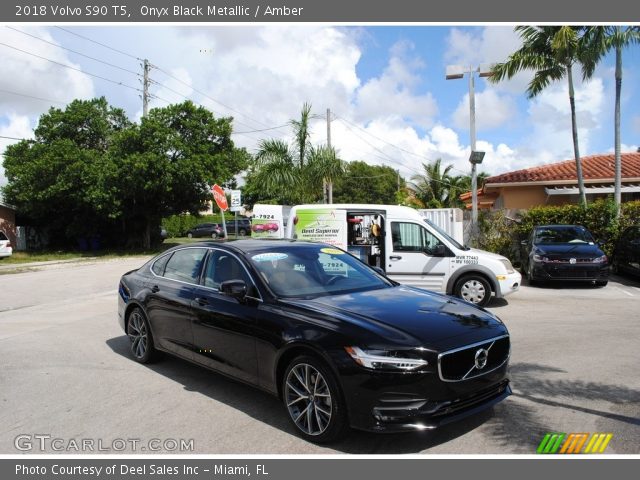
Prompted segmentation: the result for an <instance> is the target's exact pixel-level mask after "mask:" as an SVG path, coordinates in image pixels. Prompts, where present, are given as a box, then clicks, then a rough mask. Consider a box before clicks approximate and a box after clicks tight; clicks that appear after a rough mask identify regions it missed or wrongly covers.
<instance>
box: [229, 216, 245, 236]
mask: <svg viewBox="0 0 640 480" xmlns="http://www.w3.org/2000/svg"><path fill="white" fill-rule="evenodd" d="M226 224H227V235H238V236H240V237H245V236H247V235H251V220H250V219H248V218H239V219H238V220H237V224H236V220H228V221H227V222H226ZM236 227H237V228H236ZM236 232H237V234H236Z"/></svg>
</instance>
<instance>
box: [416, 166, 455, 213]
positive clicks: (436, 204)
mask: <svg viewBox="0 0 640 480" xmlns="http://www.w3.org/2000/svg"><path fill="white" fill-rule="evenodd" d="M422 168H423V170H424V173H423V174H416V175H413V176H412V177H411V183H410V185H411V187H412V188H413V190H414V191H415V192H416V197H417V198H418V199H419V200H420V201H422V203H423V204H424V205H425V206H426V207H429V208H442V207H444V206H445V205H446V202H447V195H448V191H449V181H450V178H451V177H449V172H450V171H451V169H452V168H453V165H448V166H447V167H446V168H445V169H444V171H442V159H441V158H438V159H437V160H434V161H433V162H431V163H423V164H422Z"/></svg>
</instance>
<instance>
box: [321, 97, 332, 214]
mask: <svg viewBox="0 0 640 480" xmlns="http://www.w3.org/2000/svg"><path fill="white" fill-rule="evenodd" d="M327 148H328V151H329V152H330V151H331V109H330V108H327ZM327 190H329V203H333V185H327V181H326V179H322V197H323V199H324V203H327Z"/></svg>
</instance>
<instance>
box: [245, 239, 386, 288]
mask: <svg viewBox="0 0 640 480" xmlns="http://www.w3.org/2000/svg"><path fill="white" fill-rule="evenodd" d="M249 259H250V261H251V263H252V264H253V266H254V267H255V268H256V269H257V270H258V272H259V274H260V276H261V277H262V279H263V280H264V282H265V283H266V284H267V285H268V286H269V288H271V290H273V292H274V293H275V294H276V295H278V296H279V297H317V296H324V295H340V294H343V293H350V292H354V291H363V290H374V289H378V288H386V287H390V286H392V285H393V284H392V283H391V282H390V281H389V280H387V279H385V278H384V277H383V276H382V275H379V274H377V273H376V272H375V271H374V270H372V269H371V268H369V267H368V266H366V265H365V264H363V263H362V262H360V261H359V260H357V259H356V258H355V257H353V256H352V255H350V254H348V253H346V252H344V251H342V250H340V249H338V248H334V247H329V246H327V245H299V244H298V245H292V246H282V247H275V248H271V249H268V250H263V251H260V252H256V253H253V254H252V255H250V256H249Z"/></svg>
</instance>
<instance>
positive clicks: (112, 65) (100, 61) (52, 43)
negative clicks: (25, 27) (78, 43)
mask: <svg viewBox="0 0 640 480" xmlns="http://www.w3.org/2000/svg"><path fill="white" fill-rule="evenodd" d="M5 27H6V28H8V29H9V30H13V31H14V32H18V33H22V34H23V35H27V36H29V37H31V38H35V39H36V40H40V41H41V42H44V43H48V44H49V45H53V46H54V47H57V48H61V49H63V50H67V51H69V52H71V53H74V54H76V55H80V56H81V57H85V58H88V59H89V60H93V61H94V62H99V63H103V64H105V65H108V66H109V67H112V68H117V69H118V70H122V71H123V72H127V73H131V74H133V75H136V76H138V77H140V76H141V75H140V74H139V73H138V72H134V71H133V70H129V69H128V68H124V67H121V66H119V65H115V64H113V63H109V62H105V61H104V60H100V59H99V58H95V57H92V56H90V55H85V54H84V53H80V52H78V51H76V50H72V49H70V48H67V47H63V46H62V45H58V44H57V43H54V42H50V41H49V40H45V39H44V38H41V37H38V36H37V35H32V34H31V33H27V32H23V31H22V30H18V29H17V28H13V27H10V26H8V25H5Z"/></svg>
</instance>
